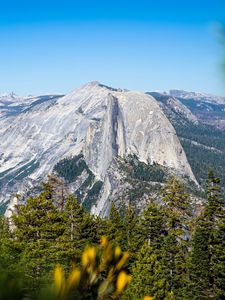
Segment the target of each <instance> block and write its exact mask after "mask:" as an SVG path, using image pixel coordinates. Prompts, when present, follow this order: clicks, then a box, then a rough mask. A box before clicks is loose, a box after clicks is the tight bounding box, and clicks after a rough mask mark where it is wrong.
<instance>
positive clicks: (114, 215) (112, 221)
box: [106, 203, 126, 248]
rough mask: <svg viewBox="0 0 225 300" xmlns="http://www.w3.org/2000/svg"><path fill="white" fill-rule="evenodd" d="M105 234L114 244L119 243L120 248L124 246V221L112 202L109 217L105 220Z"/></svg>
mask: <svg viewBox="0 0 225 300" xmlns="http://www.w3.org/2000/svg"><path fill="white" fill-rule="evenodd" d="M106 235H107V236H108V238H109V240H110V241H111V242H112V243H114V244H115V245H120V247H122V248H125V247H126V244H125V235H126V231H125V229H124V221H123V219H122V217H121V215H120V213H119V211H118V209H117V208H116V206H115V204H114V203H112V206H111V210H110V214H109V219H108V221H107V230H106Z"/></svg>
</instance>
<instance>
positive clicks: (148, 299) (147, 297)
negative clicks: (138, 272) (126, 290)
mask: <svg viewBox="0 0 225 300" xmlns="http://www.w3.org/2000/svg"><path fill="white" fill-rule="evenodd" d="M143 300H153V298H152V297H150V296H145V297H144V299H143Z"/></svg>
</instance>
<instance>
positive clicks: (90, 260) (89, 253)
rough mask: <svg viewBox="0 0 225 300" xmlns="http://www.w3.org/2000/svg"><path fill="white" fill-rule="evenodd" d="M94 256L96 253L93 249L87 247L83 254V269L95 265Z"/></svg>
mask: <svg viewBox="0 0 225 300" xmlns="http://www.w3.org/2000/svg"><path fill="white" fill-rule="evenodd" d="M96 254H97V252H96V248H95V247H89V248H87V249H86V250H85V251H84V252H83V254H82V265H83V267H84V268H86V267H87V266H88V265H90V264H94V263H95V258H96Z"/></svg>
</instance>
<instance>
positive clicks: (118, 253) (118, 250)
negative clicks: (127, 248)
mask: <svg viewBox="0 0 225 300" xmlns="http://www.w3.org/2000/svg"><path fill="white" fill-rule="evenodd" d="M121 253H122V251H121V248H120V247H119V246H117V247H116V248H115V257H116V258H118V257H119V256H120V255H121Z"/></svg>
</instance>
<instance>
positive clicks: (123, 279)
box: [116, 271, 131, 294]
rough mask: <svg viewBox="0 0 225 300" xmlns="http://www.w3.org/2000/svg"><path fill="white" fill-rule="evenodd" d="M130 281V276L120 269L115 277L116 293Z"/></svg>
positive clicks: (123, 288)
mask: <svg viewBox="0 0 225 300" xmlns="http://www.w3.org/2000/svg"><path fill="white" fill-rule="evenodd" d="M130 281H131V276H130V275H128V274H127V273H126V272H125V271H121V272H120V273H119V275H118V278H117V282H116V291H117V293H118V294H121V293H122V292H123V291H124V290H125V288H126V286H127V284H128V283H129V282H130Z"/></svg>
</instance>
